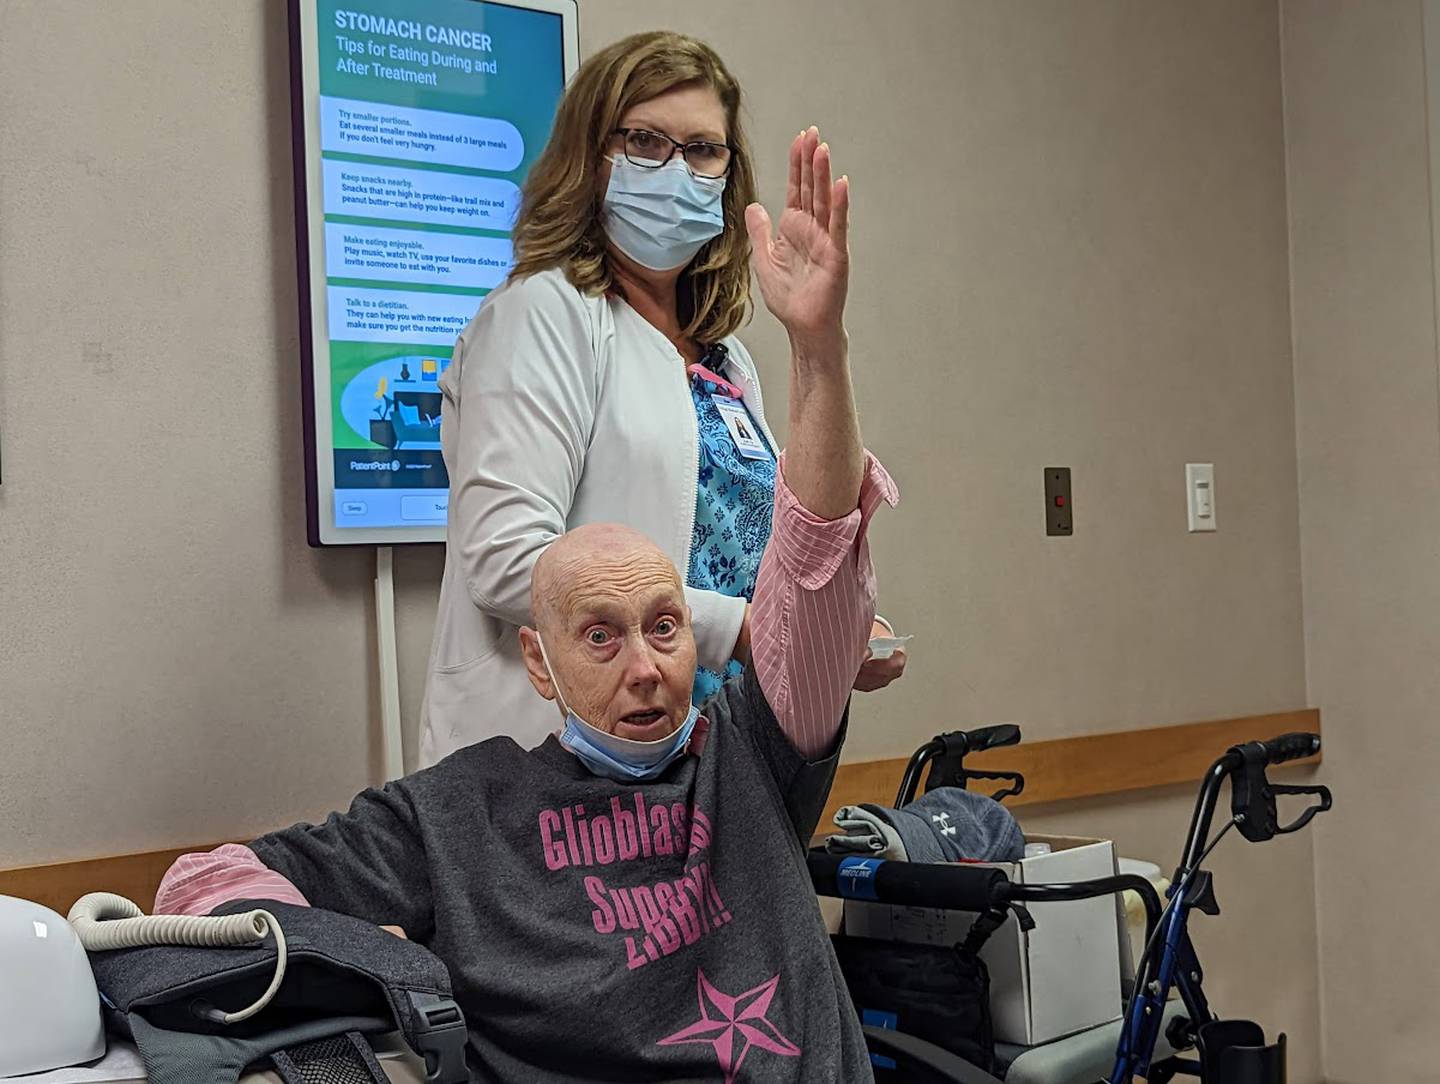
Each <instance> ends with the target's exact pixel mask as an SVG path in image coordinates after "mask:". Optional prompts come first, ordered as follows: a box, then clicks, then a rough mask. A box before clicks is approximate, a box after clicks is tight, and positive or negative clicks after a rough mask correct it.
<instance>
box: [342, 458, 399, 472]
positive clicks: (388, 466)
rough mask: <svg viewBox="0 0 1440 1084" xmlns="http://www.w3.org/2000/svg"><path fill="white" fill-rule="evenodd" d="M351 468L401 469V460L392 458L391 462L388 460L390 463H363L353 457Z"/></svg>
mask: <svg viewBox="0 0 1440 1084" xmlns="http://www.w3.org/2000/svg"><path fill="white" fill-rule="evenodd" d="M350 469H351V470H399V469H400V460H398V459H392V460H390V462H388V463H370V462H364V463H362V462H359V461H358V460H354V459H352V460H350Z"/></svg>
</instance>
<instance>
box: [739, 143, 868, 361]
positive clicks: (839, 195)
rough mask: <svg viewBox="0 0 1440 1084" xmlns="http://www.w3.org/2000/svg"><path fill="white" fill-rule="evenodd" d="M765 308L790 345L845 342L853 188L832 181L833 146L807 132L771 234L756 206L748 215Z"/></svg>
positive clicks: (797, 146) (793, 158)
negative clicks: (783, 327) (775, 227)
mask: <svg viewBox="0 0 1440 1084" xmlns="http://www.w3.org/2000/svg"><path fill="white" fill-rule="evenodd" d="M745 226H746V229H748V230H749V232H750V243H751V246H752V248H753V249H754V264H755V276H756V278H757V279H758V280H759V282H760V294H761V296H762V297H764V299H765V306H766V308H768V309H769V310H770V311H771V312H772V313H774V315H775V318H776V319H777V320H779V321H780V323H781V324H783V325H784V326H785V330H786V331H787V332H789V333H790V338H791V340H792V341H797V340H798V341H800V342H817V343H822V344H824V343H829V342H831V341H836V340H838V339H841V338H843V334H844V315H845V295H846V292H847V291H848V289H849V283H850V250H849V240H848V238H849V228H850V182H849V180H848V179H847V178H845V177H841V178H840V179H839V180H838V181H835V182H833V183H832V182H831V180H830V148H829V146H828V145H827V144H825V143H822V142H820V132H819V131H818V130H817V129H816V128H814V127H811V128H808V129H807V130H805V131H803V132H801V133H800V134H799V135H798V136H796V137H795V140H794V142H792V143H791V144H790V180H789V184H788V185H787V186H786V192H785V210H784V211H783V212H782V213H781V215H780V223H779V228H778V229H776V230H775V231H774V232H773V235H772V229H771V222H770V215H769V214H768V213H766V211H765V208H764V207H762V206H760V204H758V203H752V204H751V205H750V206H749V207H747V208H746V209H745Z"/></svg>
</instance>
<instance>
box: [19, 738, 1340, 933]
mask: <svg viewBox="0 0 1440 1084" xmlns="http://www.w3.org/2000/svg"><path fill="white" fill-rule="evenodd" d="M1292 730H1309V731H1315V732H1316V733H1318V732H1319V730H1320V713H1319V712H1318V711H1315V710H1306V711H1293V712H1284V713H1282V714H1278V715H1250V716H1245V717H1244V718H1240V719H1223V720H1220V721H1218V722H1211V723H1190V724H1187V725H1183V726H1168V727H1157V728H1155V729H1153V730H1127V731H1122V732H1120V733H1115V734H1092V735H1087V736H1085V737H1079V738H1058V739H1054V740H1051V741H1036V742H1022V743H1021V744H1020V745H1016V746H1011V747H1010V748H1006V749H993V750H990V751H989V752H986V753H980V754H977V755H976V756H975V757H974V758H973V759H972V760H971V762H970V763H972V764H973V766H974V767H976V768H991V769H1001V768H1003V769H1007V770H1010V771H1018V772H1021V773H1022V774H1023V775H1024V776H1025V793H1024V794H1022V795H1020V797H1018V798H1015V799H1011V801H1010V804H1014V805H1024V804H1028V803H1032V802H1059V801H1066V800H1069V799H1074V798H1090V797H1095V796H1098V795H1104V794H1122V793H1124V792H1126V791H1133V790H1142V789H1145V788H1149V787H1161V786H1168V785H1171V784H1176V783H1198V781H1199V779H1200V777H1201V776H1202V775H1203V774H1204V772H1205V769H1206V768H1208V767H1209V766H1210V763H1211V762H1212V761H1213V760H1214V759H1215V758H1216V757H1217V756H1219V755H1220V754H1221V753H1223V752H1224V751H1225V750H1226V749H1227V748H1229V747H1230V746H1232V745H1236V744H1238V743H1240V742H1245V741H1251V740H1253V739H1256V738H1272V737H1274V736H1276V735H1277V734H1283V733H1286V732H1288V731H1292ZM1316 759H1317V760H1318V759H1319V758H1316ZM905 762H906V760H905V758H902V759H898V760H871V761H862V762H858V763H854V764H844V765H841V767H840V770H839V772H838V773H837V775H836V778H835V785H834V787H833V788H832V790H831V793H830V801H829V805H828V806H827V808H826V811H825V815H824V817H823V818H822V820H821V830H822V831H824V829H825V827H826V826H827V825H829V824H830V823H831V822H830V817H831V814H832V813H833V812H834V811H835V810H836V809H837V808H839V807H840V806H842V805H853V804H856V803H859V802H876V803H879V804H881V805H889V804H890V803H891V802H893V801H894V800H895V791H896V788H897V787H899V785H900V776H901V774H902V773H903V772H904V770H905ZM216 845H217V844H215V843H201V844H197V845H196V846H194V847H182V848H178V849H173V850H164V851H149V852H146V853H144V854H126V855H117V856H113V857H109V858H95V859H90V860H87V861H79V862H62V863H57V864H55V865H46V866H30V867H28V868H24V869H12V870H0V895H5V896H19V897H21V898H23V899H28V900H34V901H36V902H37V903H42V904H44V905H45V906H46V907H50V908H52V909H53V910H56V911H58V912H60V914H62V915H63V914H65V913H66V912H67V911H68V910H69V909H70V905H71V904H72V903H74V902H75V900H77V899H78V898H79V897H80V896H82V895H84V894H85V893H86V892H93V891H98V890H104V891H107V892H118V893H120V894H121V895H122V896H128V897H129V898H130V899H133V900H134V901H135V902H137V903H138V904H140V906H141V907H144V908H146V909H147V910H148V909H149V908H150V905H151V903H152V902H153V900H154V898H155V889H156V887H157V886H158V885H159V884H160V878H161V877H162V876H163V875H164V873H165V870H166V869H168V868H169V866H170V863H171V862H173V861H174V860H175V858H176V857H177V856H178V855H181V854H184V853H185V852H186V851H196V850H209V849H210V848H211V847H213V846H216Z"/></svg>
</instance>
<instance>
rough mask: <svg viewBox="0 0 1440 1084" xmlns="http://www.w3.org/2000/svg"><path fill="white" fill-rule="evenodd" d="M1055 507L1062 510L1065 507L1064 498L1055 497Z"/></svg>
mask: <svg viewBox="0 0 1440 1084" xmlns="http://www.w3.org/2000/svg"><path fill="white" fill-rule="evenodd" d="M1055 507H1056V508H1064V507H1065V498H1064V497H1056V498H1055Z"/></svg>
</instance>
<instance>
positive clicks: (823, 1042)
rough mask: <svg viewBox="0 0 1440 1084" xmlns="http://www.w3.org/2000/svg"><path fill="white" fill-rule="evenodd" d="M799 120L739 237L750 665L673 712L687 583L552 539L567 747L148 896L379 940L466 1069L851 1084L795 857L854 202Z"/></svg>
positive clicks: (291, 840)
mask: <svg viewBox="0 0 1440 1084" xmlns="http://www.w3.org/2000/svg"><path fill="white" fill-rule="evenodd" d="M817 142H818V141H817V139H816V137H815V135H814V133H813V130H812V132H810V133H805V134H804V135H802V136H801V137H799V138H798V139H797V140H796V144H795V147H794V148H793V149H792V153H791V184H790V195H789V199H788V206H787V208H786V210H785V212H784V215H783V216H782V218H781V220H780V225H779V231H778V235H777V236H775V237H774V238H772V236H771V226H770V223H769V220H768V218H767V216H766V215H765V213H764V211H763V209H761V208H759V207H758V206H752V207H751V208H750V210H749V214H748V216H747V217H748V225H749V228H750V231H751V235H752V238H753V240H754V243H755V247H756V252H757V256H756V264H757V272H758V276H759V279H760V284H761V289H762V292H763V294H764V296H765V300H766V304H767V305H768V306H769V307H770V309H771V311H772V312H774V313H775V315H776V316H777V317H778V318H779V319H780V320H781V322H782V323H783V324H784V325H785V327H786V329H787V331H788V332H789V334H790V341H791V345H792V358H791V367H790V443H789V447H788V449H787V451H786V452H785V454H784V455H783V456H782V457H781V461H780V464H779V466H780V470H779V476H778V484H777V492H776V500H775V515H774V529H773V534H772V536H771V539H770V544H769V546H768V548H767V550H766V553H765V556H764V560H763V562H762V565H761V570H760V574H759V581H758V584H757V588H756V592H755V599H754V612H753V616H752V624H753V628H752V636H751V646H750V660H749V663H748V664H747V665H746V667H745V670H744V673H743V674H741V675H739V676H737V677H734V678H731V679H730V680H729V681H728V682H727V683H726V684H725V685H723V686H722V687H721V689H720V691H719V692H718V693H717V694H716V695H714V696H713V697H712V698H711V699H710V700H708V701H707V702H706V703H704V704H702V705H698V706H697V705H692V704H691V702H690V693H691V687H692V683H693V681H694V676H695V640H694V636H693V634H692V630H691V624H690V615H689V612H688V609H687V607H686V604H685V593H684V582H683V580H682V578H681V576H680V574H679V572H678V571H677V570H676V568H675V566H674V565H673V564H672V563H671V562H670V560H669V559H668V558H667V557H666V556H665V555H664V553H662V552H661V550H660V549H659V548H658V547H656V546H655V545H654V544H653V543H652V542H650V541H649V540H648V539H646V538H645V537H644V536H642V535H639V534H637V533H636V532H634V531H631V530H629V529H627V528H624V527H618V526H614V525H603V524H602V525H593V526H589V527H584V528H580V529H577V530H574V531H572V532H570V533H568V534H566V535H563V536H561V537H560V538H559V539H558V540H556V541H555V542H554V543H552V544H551V545H550V546H549V548H548V549H547V550H546V551H545V553H544V555H543V557H542V558H541V560H540V562H539V563H538V565H537V567H536V571H535V576H534V578H533V582H532V590H533V596H534V597H533V614H534V620H535V627H534V628H526V629H524V630H522V644H523V650H524V657H525V662H526V666H527V669H528V672H529V676H530V681H531V683H532V684H533V685H534V687H535V689H536V691H537V692H538V693H539V695H540V696H542V697H544V698H545V699H547V700H552V701H554V702H555V703H556V704H557V710H558V712H559V713H560V715H561V716H562V717H563V720H564V722H563V731H561V732H560V733H559V734H558V735H556V736H552V737H551V738H549V739H548V740H547V741H545V742H544V743H543V744H542V745H540V746H539V747H538V748H536V749H533V750H530V751H526V750H522V749H521V748H520V746H518V745H517V744H516V743H515V742H514V741H512V740H511V739H509V738H493V739H491V740H489V741H485V742H481V743H479V744H476V745H472V746H469V747H466V748H463V749H461V750H459V751H458V752H456V753H453V754H452V755H450V756H449V757H447V758H446V759H444V760H443V761H441V762H440V763H439V764H437V765H435V766H434V767H432V768H429V769H426V770H424V771H421V772H419V773H417V774H414V775H411V776H408V777H406V778H404V779H400V780H397V781H395V782H392V783H389V784H387V785H386V786H385V787H383V788H380V789H376V790H367V791H365V792H364V793H363V794H361V795H360V796H359V797H357V798H356V799H355V801H354V803H353V804H352V805H351V807H350V809H349V811H348V812H346V813H343V814H342V813H336V814H332V815H331V816H330V817H329V819H328V820H326V821H325V823H324V824H321V825H296V826H294V827H291V828H287V829H284V830H283V831H279V832H275V833H273V834H271V835H267V836H264V837H263V838H261V839H258V840H255V841H254V842H253V843H251V844H250V845H249V846H248V847H240V846H235V845H230V846H226V847H222V848H220V849H219V850H217V851H214V852H211V853H209V854H205V855H187V856H185V857H184V858H182V859H180V860H179V861H178V862H177V863H176V865H175V866H174V867H173V868H172V869H171V871H170V872H169V873H168V874H167V876H166V879H165V882H164V884H162V886H161V890H160V895H159V897H158V898H157V900H156V909H157V910H158V911H166V912H181V913H191V914H202V913H206V912H208V911H209V910H210V909H211V908H213V907H215V906H216V905H218V904H219V903H220V902H223V901H225V900H230V899H237V898H251V899H256V898H261V899H264V898H268V899H277V900H284V901H287V902H291V903H299V904H309V905H313V906H317V907H325V908H329V909H331V910H335V911H340V912H344V913H346V914H350V915H354V916H357V917H360V918H363V919H365V920H367V921H370V922H374V923H377V924H382V925H389V926H392V927H399V930H397V932H400V931H403V933H404V934H405V935H407V936H409V937H411V938H413V939H415V940H416V941H419V942H421V943H423V944H425V945H426V946H428V947H429V948H431V949H432V950H433V951H434V952H435V953H437V954H438V955H439V956H440V958H441V959H442V960H444V961H445V963H446V965H447V966H448V967H449V968H450V971H451V974H452V976H453V979H454V988H455V996H456V999H457V1001H458V1002H459V1003H460V1006H461V1008H462V1009H463V1010H464V1012H465V1015H466V1018H467V1021H468V1023H469V1026H470V1033H469V1049H468V1057H469V1063H470V1069H471V1072H472V1074H474V1075H476V1076H478V1078H480V1079H485V1080H505V1081H580V1080H586V1081H593V1080H624V1081H638V1080H667V1081H674V1080H715V1081H720V1080H724V1081H733V1080H766V1081H814V1082H817V1084H818V1082H821V1081H824V1082H826V1084H830V1082H833V1081H836V1080H844V1081H863V1080H868V1079H871V1070H870V1064H869V1061H868V1058H867V1055H866V1052H865V1044H864V1038H863V1036H862V1034H861V1030H860V1026H859V1022H858V1020H857V1018H856V1014H855V1010H854V1008H853V1006H852V1005H851V1003H850V999H849V996H848V994H847V992H846V988H845V983H844V981H843V979H842V977H841V974H840V971H839V967H838V965H837V963H836V960H835V955H834V952H833V951H832V949H831V947H830V943H829V938H828V937H827V935H826V931H825V928H824V925H823V922H822V920H821V917H820V914H819V909H818V906H817V904H816V901H815V896H814V893H813V891H812V890H811V886H810V881H809V878H808V876H807V873H806V867H805V861H804V844H805V842H806V841H807V840H808V838H809V836H810V834H811V833H812V832H813V831H814V829H815V825H816V821H817V820H818V818H819V816H820V811H821V807H822V806H823V804H824V801H825V797H826V793H827V791H828V789H829V785H830V781H831V778H832V775H833V771H834V767H835V763H836V759H837V757H838V754H839V748H840V743H841V740H842V738H843V734H844V721H845V716H846V705H847V698H848V695H849V690H850V688H851V686H852V684H853V683H854V680H855V675H856V673H857V672H858V670H859V669H860V666H861V663H862V662H863V660H864V658H865V655H866V640H867V637H868V634H869V631H870V627H871V617H872V614H873V611H874V593H875V591H874V587H875V585H874V576H873V573H872V570H871V567H870V560H869V553H868V549H867V545H866V529H867V525H868V521H869V519H870V517H871V515H872V514H873V512H874V511H875V510H876V508H877V507H878V506H879V504H880V503H881V502H882V501H885V502H889V503H891V504H893V503H894V501H895V498H896V495H895V489H894V486H893V484H892V483H891V481H890V479H889V477H888V476H887V475H886V473H885V471H884V470H883V468H882V467H881V466H880V465H879V463H878V462H876V461H875V460H874V459H873V458H872V457H869V456H868V455H867V453H866V452H865V451H864V448H863V446H862V444H861V440H860V431H859V423H858V421H857V418H856V413H855V407H854V401H853V395H852V391H851V383H850V372H849V363H848V358H847V343H846V337H845V333H844V328H843V323H842V315H843V307H844V300H845V291H846V283H847V279H848V252H847V247H846V243H845V236H846V226H847V214H848V187H847V185H846V183H845V182H844V181H843V180H842V181H840V182H838V183H835V184H834V185H832V184H831V180H830V175H829V173H830V170H829V158H828V152H827V151H826V149H825V148H823V147H820V146H817Z"/></svg>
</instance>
